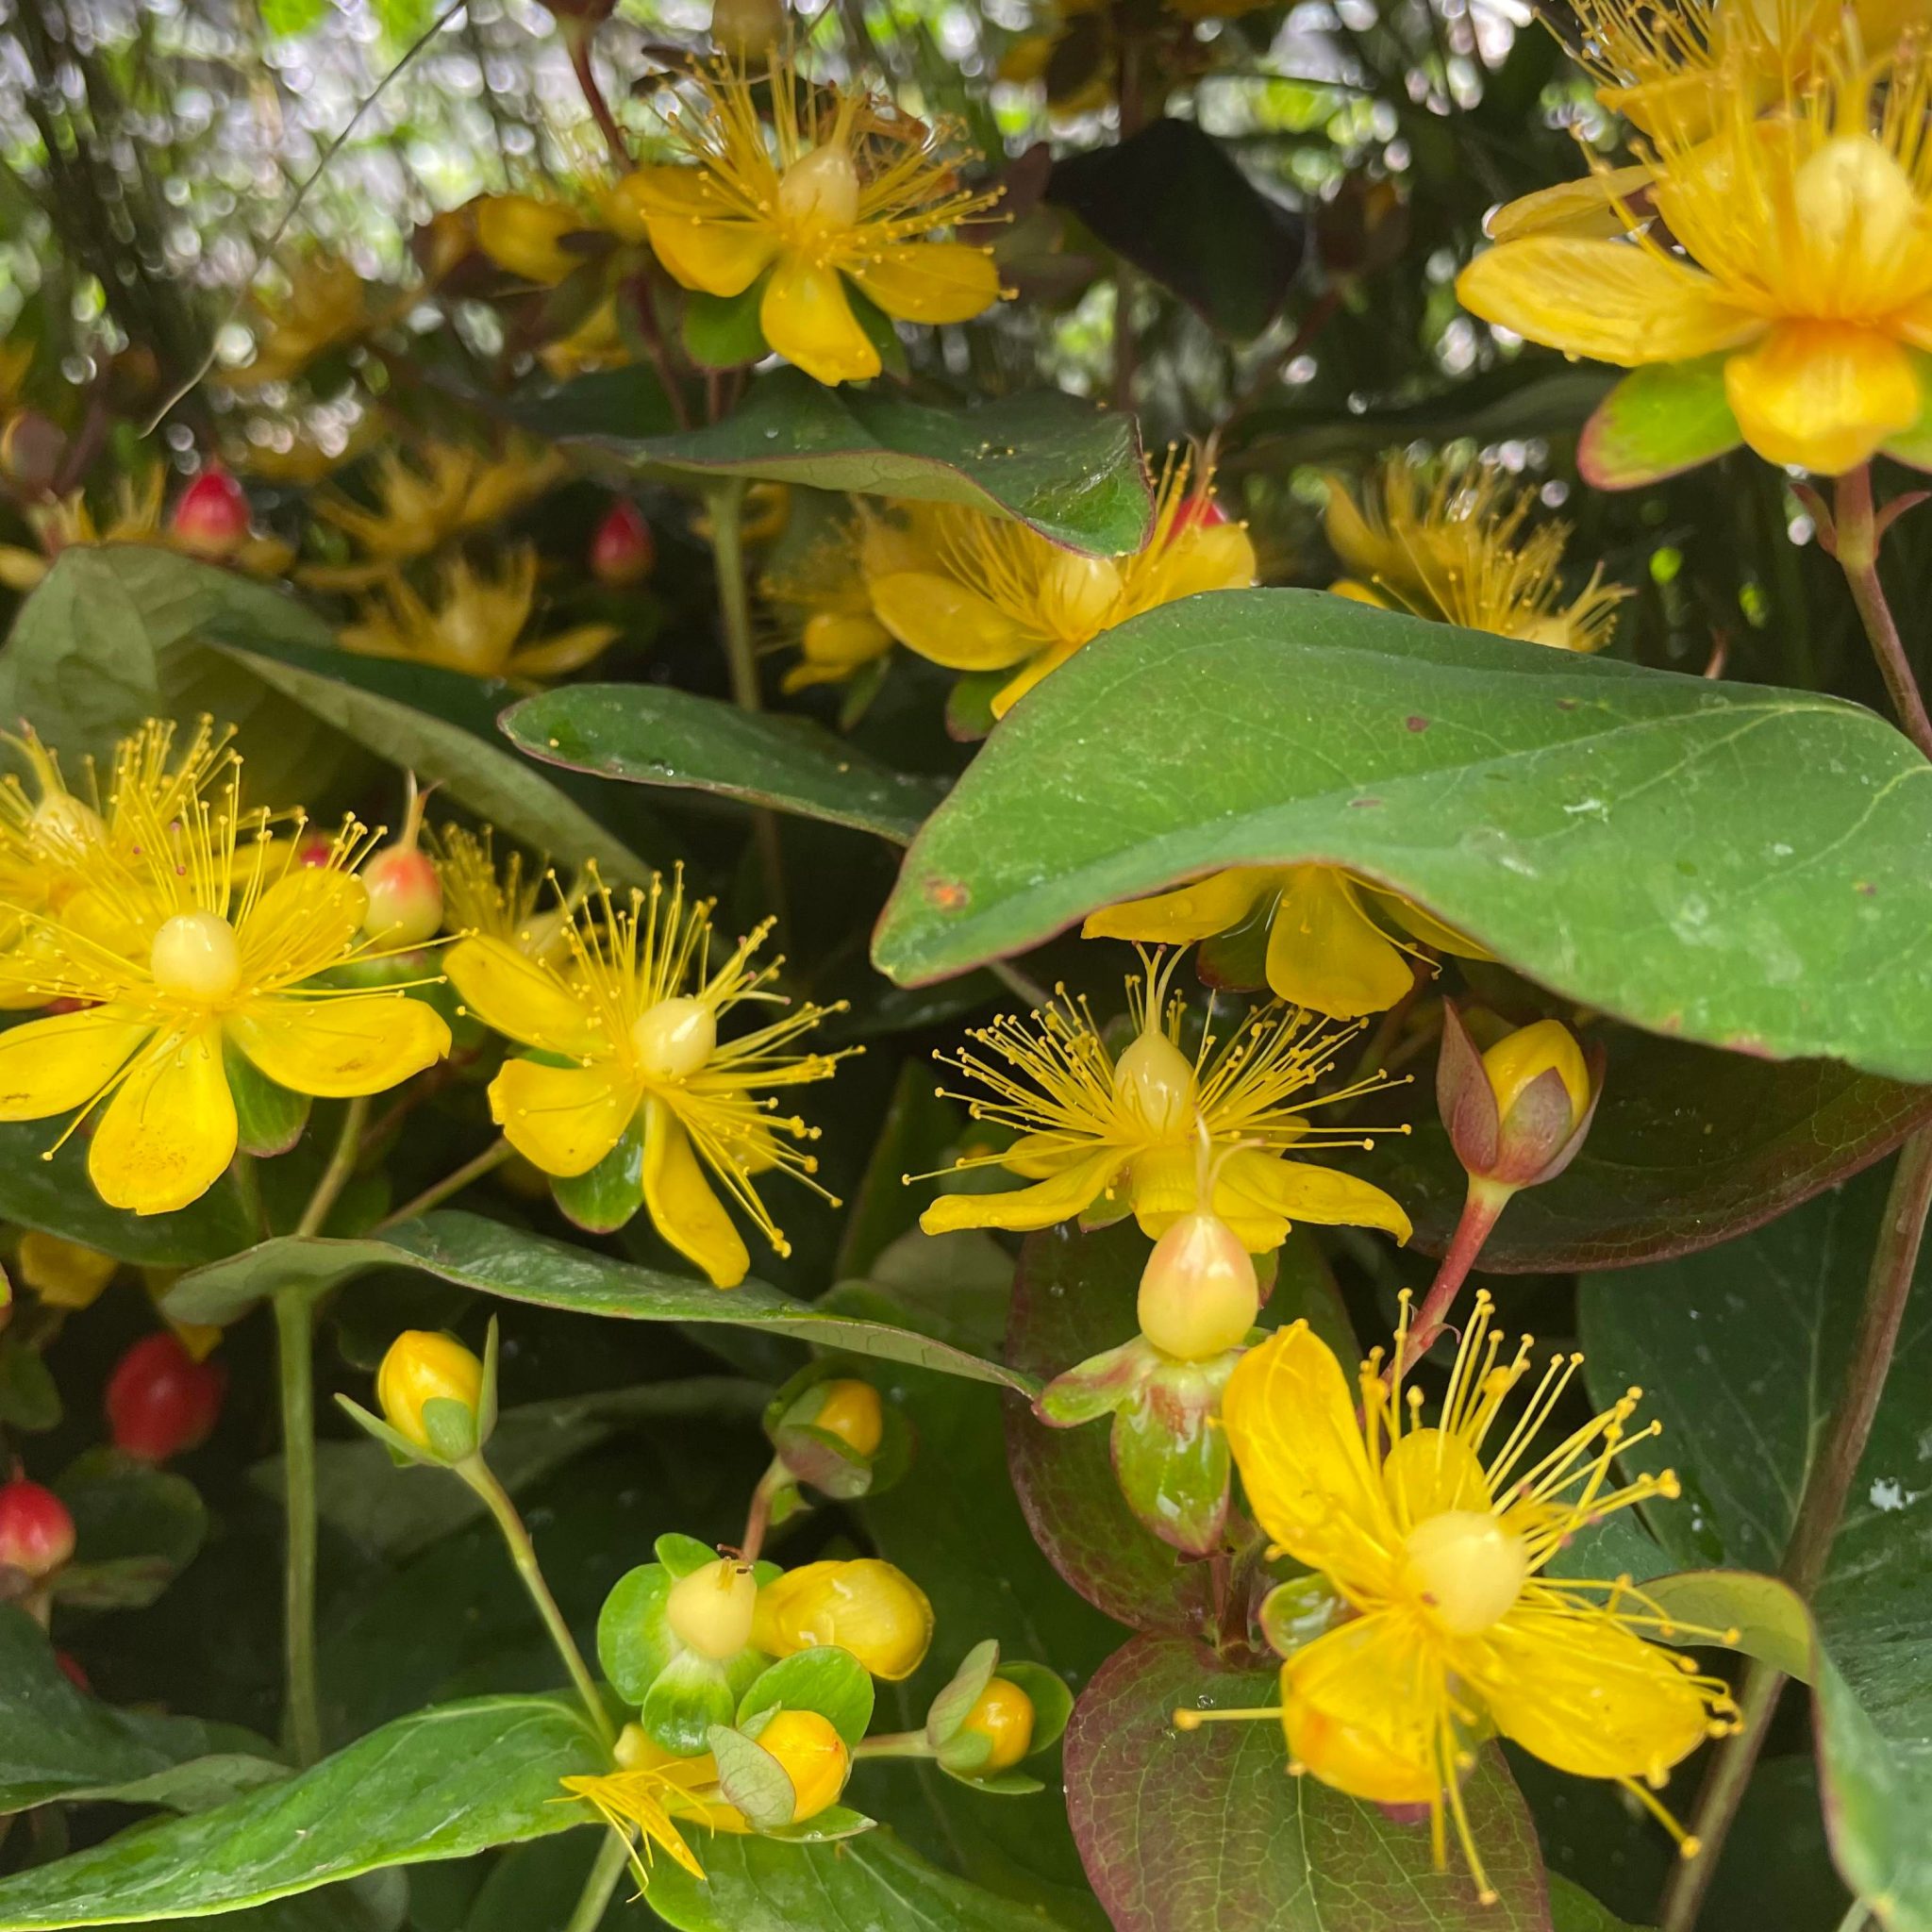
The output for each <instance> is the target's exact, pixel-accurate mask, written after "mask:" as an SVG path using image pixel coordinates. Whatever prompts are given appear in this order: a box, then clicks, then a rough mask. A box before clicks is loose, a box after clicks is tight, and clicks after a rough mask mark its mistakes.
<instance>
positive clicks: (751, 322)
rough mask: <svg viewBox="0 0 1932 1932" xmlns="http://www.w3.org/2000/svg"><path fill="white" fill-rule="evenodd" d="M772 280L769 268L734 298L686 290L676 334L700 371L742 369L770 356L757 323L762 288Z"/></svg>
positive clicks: (768, 348)
mask: <svg viewBox="0 0 1932 1932" xmlns="http://www.w3.org/2000/svg"><path fill="white" fill-rule="evenodd" d="M771 279H772V276H771V271H770V270H769V269H768V270H767V271H766V272H765V273H764V274H763V275H760V276H759V277H758V280H757V281H755V282H754V283H753V284H752V285H751V287H750V288H748V289H746V290H744V291H742V292H741V293H739V294H736V295H707V294H705V293H704V292H703V291H700V290H696V289H691V290H687V291H685V296H684V320H683V323H682V325H680V327H679V330H678V333H679V334H680V335H681V336H682V337H683V339H684V347H685V353H686V354H687V355H689V356H690V358H691V360H692V361H693V362H695V363H696V364H697V365H698V367H699V368H700V369H742V368H743V367H744V366H745V364H746V363H748V362H758V361H762V360H763V359H764V358H765V357H767V356H769V355H770V354H771V353H772V351H771V345H770V344H769V343H768V342H767V341H765V331H764V325H763V324H762V323H761V322H760V321H759V320H758V311H759V308H761V307H762V305H763V303H764V299H765V285H766V284H767V283H768V282H769V281H770V280H771Z"/></svg>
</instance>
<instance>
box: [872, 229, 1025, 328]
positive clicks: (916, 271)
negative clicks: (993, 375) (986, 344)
mask: <svg viewBox="0 0 1932 1932" xmlns="http://www.w3.org/2000/svg"><path fill="white" fill-rule="evenodd" d="M846 273H847V274H849V275H851V277H852V279H853V280H854V281H855V282H857V283H858V286H859V287H860V288H861V289H863V290H864V291H865V292H866V293H867V294H868V295H870V296H871V297H872V299H873V300H874V302H876V303H877V304H878V306H879V307H880V308H883V309H884V310H885V311H886V313H887V314H888V315H895V316H897V317H898V318H899V320H900V321H901V322H928V323H938V322H971V321H972V320H973V318H974V316H975V315H977V314H978V313H979V312H980V310H981V309H983V308H987V307H988V306H989V305H990V304H991V303H993V302H997V301H998V300H999V293H1000V272H999V270H998V269H996V268H995V267H994V266H993V260H992V256H991V253H990V252H989V251H988V250H986V249H984V248H970V247H968V246H967V245H966V243H965V242H896V243H893V244H891V245H890V246H888V247H885V248H881V249H880V250H878V252H877V253H876V254H874V255H868V256H867V257H866V258H864V259H863V260H862V261H854V262H851V263H849V264H848V265H847V270H846Z"/></svg>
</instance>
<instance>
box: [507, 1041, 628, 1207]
mask: <svg viewBox="0 0 1932 1932" xmlns="http://www.w3.org/2000/svg"><path fill="white" fill-rule="evenodd" d="M638 1100H639V1090H638V1088H637V1087H636V1085H635V1084H633V1083H631V1082H629V1081H625V1080H622V1079H620V1078H618V1077H617V1076H616V1075H615V1074H614V1073H613V1072H612V1070H611V1068H610V1067H609V1066H608V1065H602V1066H593V1067H551V1066H545V1065H544V1064H543V1063H542V1062H541V1061H540V1060H505V1061H504V1063H503V1067H502V1070H501V1071H500V1072H499V1073H498V1074H497V1076H496V1078H495V1079H493V1080H492V1081H491V1083H490V1117H491V1120H493V1121H494V1122H495V1123H496V1124H497V1125H498V1126H499V1127H501V1128H502V1129H503V1138H504V1139H505V1140H506V1141H508V1142H509V1144H510V1145H511V1146H512V1147H514V1148H515V1149H516V1151H517V1152H518V1153H519V1154H521V1155H522V1156H523V1157H524V1158H525V1160H527V1161H528V1162H529V1163H530V1165H531V1166H532V1167H536V1168H541V1170H542V1171H543V1173H545V1174H555V1175H556V1176H557V1177H558V1179H559V1180H568V1179H570V1178H571V1177H572V1176H574V1175H575V1174H589V1173H590V1171H591V1169H592V1168H593V1167H595V1166H596V1164H597V1163H598V1162H599V1161H600V1160H602V1159H603V1158H604V1157H605V1156H606V1155H607V1154H608V1153H609V1152H610V1150H611V1149H612V1148H613V1147H615V1146H616V1145H617V1139H618V1136H619V1135H620V1134H622V1133H623V1132H624V1130H625V1127H627V1126H628V1125H629V1124H630V1121H631V1116H632V1115H633V1114H635V1113H636V1112H637V1110H638Z"/></svg>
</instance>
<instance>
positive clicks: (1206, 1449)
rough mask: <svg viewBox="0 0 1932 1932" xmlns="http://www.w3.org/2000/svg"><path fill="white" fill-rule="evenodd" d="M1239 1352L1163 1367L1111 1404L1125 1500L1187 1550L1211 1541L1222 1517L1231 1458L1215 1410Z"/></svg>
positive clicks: (1211, 1545) (1217, 1537)
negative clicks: (1114, 1406) (1133, 1393)
mask: <svg viewBox="0 0 1932 1932" xmlns="http://www.w3.org/2000/svg"><path fill="white" fill-rule="evenodd" d="M1239 1355H1240V1351H1239V1350H1236V1349H1230V1350H1228V1351H1227V1353H1226V1355H1225V1356H1220V1357H1213V1358H1212V1359H1210V1360H1209V1361H1208V1362H1174V1363H1173V1364H1171V1365H1169V1366H1166V1367H1163V1368H1161V1369H1159V1370H1158V1371H1157V1372H1156V1373H1155V1374H1150V1375H1148V1376H1147V1377H1146V1378H1145V1379H1144V1380H1143V1381H1142V1382H1141V1388H1140V1390H1139V1391H1138V1394H1137V1396H1136V1398H1135V1399H1134V1400H1131V1401H1128V1402H1124V1403H1123V1404H1122V1405H1121V1406H1120V1407H1119V1408H1117V1409H1116V1410H1115V1411H1114V1418H1113V1436H1112V1448H1113V1468H1114V1475H1115V1477H1116V1479H1117V1480H1118V1481H1119V1483H1120V1486H1121V1493H1122V1494H1123V1495H1124V1497H1125V1498H1126V1499H1127V1507H1129V1508H1130V1509H1132V1510H1133V1512H1134V1514H1135V1515H1136V1516H1138V1517H1139V1518H1140V1519H1141V1522H1142V1523H1143V1524H1146V1526H1147V1527H1148V1528H1149V1529H1151V1530H1152V1531H1153V1532H1154V1534H1155V1535H1156V1536H1158V1537H1159V1538H1160V1540H1161V1541H1163V1542H1168V1543H1172V1544H1173V1545H1174V1548H1175V1549H1177V1550H1180V1551H1181V1552H1182V1553H1183V1554H1185V1555H1188V1556H1195V1557H1199V1556H1205V1555H1207V1553H1208V1551H1209V1550H1212V1549H1215V1548H1217V1547H1218V1546H1219V1544H1220V1542H1221V1538H1222V1534H1223V1531H1224V1529H1225V1527H1226V1524H1227V1505H1228V1484H1229V1476H1230V1474H1231V1473H1232V1468H1233V1464H1232V1460H1231V1458H1230V1457H1229V1455H1228V1449H1227V1432H1226V1430H1225V1429H1224V1428H1223V1427H1222V1426H1221V1423H1220V1418H1219V1415H1218V1413H1217V1411H1218V1410H1219V1408H1220V1406H1221V1390H1222V1388H1223V1387H1224V1386H1225V1384H1226V1380H1227V1376H1228V1374H1230V1373H1231V1371H1232V1369H1233V1366H1234V1362H1235V1360H1236V1359H1237V1358H1238V1357H1239Z"/></svg>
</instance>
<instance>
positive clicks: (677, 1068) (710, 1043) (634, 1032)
mask: <svg viewBox="0 0 1932 1932" xmlns="http://www.w3.org/2000/svg"><path fill="white" fill-rule="evenodd" d="M630 1043H631V1046H632V1047H633V1048H634V1049H635V1051H636V1053H637V1057H638V1065H639V1067H640V1068H641V1070H642V1072H643V1073H644V1074H645V1076H646V1077H647V1078H649V1079H653V1080H682V1079H685V1078H686V1077H688V1076H689V1075H690V1074H695V1073H696V1072H697V1071H698V1069H699V1068H700V1067H702V1066H703V1065H704V1064H705V1062H706V1061H707V1060H708V1059H709V1058H711V1055H712V1054H713V1053H714V1052H715V1051H716V1050H717V1046H718V1016H717V1014H715V1013H714V1012H712V1010H711V1009H710V1008H709V1007H708V1006H707V1005H706V1004H705V1002H704V1001H703V1000H695V999H691V998H690V997H689V996H684V997H680V998H677V999H671V1000H659V1001H658V1004H657V1005H656V1006H655V1007H646V1008H644V1010H643V1011H642V1012H641V1013H640V1014H639V1015H638V1016H637V1018H636V1019H635V1020H633V1021H632V1022H631V1026H630Z"/></svg>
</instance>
